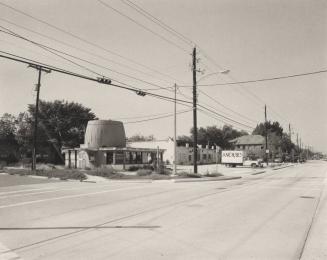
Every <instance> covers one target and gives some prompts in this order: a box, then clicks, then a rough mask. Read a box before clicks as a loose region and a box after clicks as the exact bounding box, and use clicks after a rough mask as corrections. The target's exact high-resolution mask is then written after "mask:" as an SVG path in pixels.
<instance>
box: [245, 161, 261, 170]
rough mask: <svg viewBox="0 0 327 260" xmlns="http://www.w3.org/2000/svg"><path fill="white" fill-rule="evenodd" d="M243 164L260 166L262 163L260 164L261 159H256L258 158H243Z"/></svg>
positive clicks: (253, 166)
mask: <svg viewBox="0 0 327 260" xmlns="http://www.w3.org/2000/svg"><path fill="white" fill-rule="evenodd" d="M243 166H251V167H252V168H258V167H260V168H262V167H263V164H262V160H261V159H258V160H245V161H244V162H243Z"/></svg>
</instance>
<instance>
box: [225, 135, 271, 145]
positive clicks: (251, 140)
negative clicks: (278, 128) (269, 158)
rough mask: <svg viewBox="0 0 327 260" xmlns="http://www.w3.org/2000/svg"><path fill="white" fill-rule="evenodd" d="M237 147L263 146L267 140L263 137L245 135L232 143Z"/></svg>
mask: <svg viewBox="0 0 327 260" xmlns="http://www.w3.org/2000/svg"><path fill="white" fill-rule="evenodd" d="M230 142H231V143H233V144H235V145H250V144H252V145H255V144H257V145H261V144H264V142H265V138H264V137H263V136H262V135H243V136H240V137H238V138H235V139H233V140H231V141H230Z"/></svg>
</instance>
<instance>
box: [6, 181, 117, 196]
mask: <svg viewBox="0 0 327 260" xmlns="http://www.w3.org/2000/svg"><path fill="white" fill-rule="evenodd" d="M108 186H113V185H112V184H105V185H98V186H83V187H81V186H79V187H75V188H72V187H67V188H62V189H60V188H59V187H58V188H57V189H54V188H53V189H49V190H45V191H40V192H31V193H27V194H14V195H5V196H0V199H6V198H13V197H20V196H30V195H36V194H43V193H51V192H57V191H66V190H69V191H70V190H83V189H89V188H92V189H94V188H104V187H108ZM113 187H114V186H113ZM30 191H32V190H30Z"/></svg>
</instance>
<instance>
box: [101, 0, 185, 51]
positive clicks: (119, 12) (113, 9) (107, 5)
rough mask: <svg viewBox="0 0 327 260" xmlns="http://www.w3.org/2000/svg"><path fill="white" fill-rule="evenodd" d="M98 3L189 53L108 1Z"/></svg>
mask: <svg viewBox="0 0 327 260" xmlns="http://www.w3.org/2000/svg"><path fill="white" fill-rule="evenodd" d="M97 1H98V2H99V3H100V4H102V5H103V6H105V7H107V8H109V9H111V10H112V11H114V12H116V13H118V14H119V15H121V16H123V17H125V18H126V19H128V20H130V21H132V22H133V23H135V24H137V25H138V26H140V27H142V28H143V29H144V30H146V31H148V32H150V33H152V34H154V35H156V36H157V37H159V38H160V39H162V40H164V41H165V42H168V43H169V44H171V45H173V46H175V47H176V48H178V49H180V50H181V51H183V52H185V53H187V54H189V52H188V51H187V50H185V49H184V48H182V47H181V46H179V45H177V44H176V43H174V42H172V41H171V40H168V39H167V38H166V37H164V36H162V35H160V34H159V33H157V32H155V31H153V30H152V29H149V28H148V27H146V26H144V25H143V24H142V23H140V22H138V21H136V20H135V19H133V18H131V17H130V16H128V15H126V14H124V13H123V12H121V11H119V10H118V9H116V8H114V7H112V6H111V5H109V4H108V3H106V2H104V1H102V0H97Z"/></svg>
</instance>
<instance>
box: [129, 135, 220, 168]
mask: <svg viewBox="0 0 327 260" xmlns="http://www.w3.org/2000/svg"><path fill="white" fill-rule="evenodd" d="M127 147H131V148H149V149H157V148H159V149H162V150H165V152H164V153H163V161H164V162H166V163H168V164H172V163H173V161H174V140H173V139H172V138H168V139H167V140H154V141H137V142H128V143H127ZM218 157H219V153H218V152H217V150H216V149H215V147H211V148H209V147H208V146H206V147H201V146H198V158H197V161H198V163H200V164H210V163H216V162H217V161H218ZM176 161H177V162H176V163H177V164H184V165H187V164H193V147H192V144H188V143H185V142H181V141H179V140H177V147H176Z"/></svg>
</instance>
